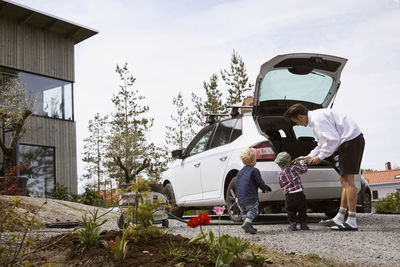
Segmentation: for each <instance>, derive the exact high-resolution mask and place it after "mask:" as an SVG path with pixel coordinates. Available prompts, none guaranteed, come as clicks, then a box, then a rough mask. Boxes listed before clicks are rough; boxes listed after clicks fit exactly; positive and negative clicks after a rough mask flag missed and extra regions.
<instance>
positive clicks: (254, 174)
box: [236, 148, 271, 234]
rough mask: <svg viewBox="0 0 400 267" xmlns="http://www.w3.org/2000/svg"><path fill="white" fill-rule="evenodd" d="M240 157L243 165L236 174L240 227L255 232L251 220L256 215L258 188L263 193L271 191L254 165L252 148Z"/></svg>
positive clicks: (251, 232) (254, 152)
mask: <svg viewBox="0 0 400 267" xmlns="http://www.w3.org/2000/svg"><path fill="white" fill-rule="evenodd" d="M240 159H241V160H242V162H243V164H244V165H245V166H244V167H243V168H242V169H241V170H240V171H239V172H238V174H237V178H236V196H237V201H238V205H239V208H240V210H241V211H242V219H243V221H244V222H243V225H242V229H243V230H244V231H245V232H246V233H250V234H255V233H257V229H256V228H254V227H253V225H252V222H253V220H254V219H255V217H256V216H257V215H258V188H260V189H261V190H262V191H263V193H265V191H267V192H271V188H270V187H269V186H268V185H266V184H265V183H264V181H263V180H262V178H261V173H260V171H259V170H258V169H257V168H255V167H254V166H255V165H256V160H257V155H256V150H255V149H254V148H248V149H246V150H245V151H243V152H242V154H241V155H240Z"/></svg>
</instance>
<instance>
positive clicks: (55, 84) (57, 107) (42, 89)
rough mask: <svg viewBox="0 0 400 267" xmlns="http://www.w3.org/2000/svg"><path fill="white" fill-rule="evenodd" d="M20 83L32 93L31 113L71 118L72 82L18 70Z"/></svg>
mask: <svg viewBox="0 0 400 267" xmlns="http://www.w3.org/2000/svg"><path fill="white" fill-rule="evenodd" d="M19 77H20V81H21V83H22V84H23V85H24V86H25V88H26V89H27V90H29V91H30V92H31V93H32V94H33V95H34V110H33V114H35V115H40V116H46V117H52V118H58V119H65V120H72V119H73V99H72V83H70V82H66V81H62V80H58V79H54V78H48V77H43V76H39V75H35V74H31V73H25V72H19Z"/></svg>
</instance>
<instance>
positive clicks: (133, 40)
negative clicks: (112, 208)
mask: <svg viewBox="0 0 400 267" xmlns="http://www.w3.org/2000/svg"><path fill="white" fill-rule="evenodd" d="M14 1H15V2H17V3H20V4H23V5H26V6H28V7H31V8H34V9H37V10H39V11H43V12H46V13H49V14H51V15H54V16H57V17H59V18H62V19H66V20H69V21H72V22H75V23H78V24H81V25H84V26H86V27H89V28H92V29H95V30H97V31H98V32H99V33H98V34H97V35H95V36H93V37H91V38H89V39H87V40H85V41H83V42H81V43H79V44H77V45H76V46H75V78H76V82H75V85H74V88H75V120H76V124H77V140H78V144H77V145H78V175H79V176H81V175H82V170H83V163H82V162H81V153H82V150H83V149H82V147H83V139H84V138H85V137H87V136H88V134H89V133H88V130H87V125H88V120H89V119H92V118H93V116H94V114H95V113H96V112H99V113H100V114H102V115H105V114H108V113H110V112H111V110H112V108H113V106H112V103H111V98H112V95H113V94H114V93H116V92H117V91H118V84H119V79H118V76H117V74H116V73H115V66H116V64H120V65H123V64H124V63H125V62H128V66H129V68H130V70H131V72H132V73H133V75H134V76H135V77H136V78H137V80H136V88H137V89H139V91H140V93H141V94H142V95H144V96H145V97H146V103H147V104H149V105H150V113H149V116H151V117H154V119H155V124H154V127H153V130H152V134H151V136H152V140H153V141H154V142H156V143H159V144H162V143H163V142H164V132H165V125H166V124H169V123H170V115H175V114H174V108H173V105H172V99H173V97H175V96H176V95H177V94H178V92H179V91H182V93H183V95H184V100H185V102H186V103H187V104H190V103H191V98H190V94H191V92H195V93H196V94H198V95H202V94H203V91H204V90H203V88H202V82H203V81H204V80H208V79H209V77H210V76H211V75H212V74H213V73H218V72H219V70H220V69H221V68H228V67H229V62H230V58H231V55H232V51H233V49H235V50H236V51H237V52H238V53H239V54H240V55H241V57H242V58H243V60H244V62H245V64H246V67H247V72H248V74H249V77H250V81H251V82H254V80H255V78H256V76H257V74H258V71H259V68H260V66H261V64H262V63H264V62H265V61H267V60H269V59H271V58H272V57H274V56H275V55H277V54H285V53H294V52H315V53H322V54H331V55H336V56H340V57H345V58H347V59H348V63H347V65H346V67H345V68H344V71H343V73H342V77H341V81H342V86H341V88H340V89H339V92H338V95H337V97H336V101H335V105H334V109H336V110H338V111H340V112H342V113H347V114H349V115H350V116H351V117H353V118H354V119H355V121H356V122H357V123H358V125H359V127H360V128H361V130H362V131H363V133H364V136H365V139H366V147H365V152H364V158H363V162H362V168H372V169H377V170H382V169H384V165H385V162H387V161H390V162H391V163H392V166H393V165H394V166H398V167H400V123H399V108H400V104H399V102H400V92H399V91H400V0H357V1H355V0H335V1H320V0H313V1H311V0H310V1H307V0H303V1H295V0H293V1H288V0H279V1H267V0H248V1H247V0H243V1H240V0H237V1H234V0H233V1H228V0H168V1H167V0H158V1H157V0H141V1H139V0H68V1H61V0H14ZM221 85H222V83H221Z"/></svg>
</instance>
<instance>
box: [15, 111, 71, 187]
mask: <svg viewBox="0 0 400 267" xmlns="http://www.w3.org/2000/svg"><path fill="white" fill-rule="evenodd" d="M20 143H23V144H30V145H39V146H51V147H55V163H56V164H55V165H56V166H55V168H56V182H59V183H60V184H63V185H65V186H67V187H68V188H69V189H70V191H71V192H72V193H75V194H76V193H77V190H78V184H77V182H78V180H77V179H78V178H77V159H76V124H75V122H73V121H63V120H57V119H51V118H45V117H39V116H31V117H29V119H28V121H27V123H26V131H25V133H24V135H23V137H22V138H21V140H20Z"/></svg>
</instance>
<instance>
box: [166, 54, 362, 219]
mask: <svg viewBox="0 0 400 267" xmlns="http://www.w3.org/2000/svg"><path fill="white" fill-rule="evenodd" d="M310 59H311V62H312V63H310V64H311V66H312V68H311V71H310V70H309V69H308V66H306V67H304V64H306V63H308V62H310ZM293 60H294V61H293ZM296 60H298V61H296ZM307 60H308V61H307ZM346 61H347V60H346V59H343V58H338V57H333V56H327V55H318V54H288V55H282V56H277V57H275V58H273V59H272V60H270V61H268V62H267V63H265V64H263V65H262V66H261V70H260V75H259V76H258V79H257V83H256V89H255V97H254V110H253V112H252V113H245V114H234V115H233V116H232V117H231V118H224V119H222V120H220V121H218V122H215V123H211V124H210V125H208V126H206V127H205V128H203V129H202V131H200V133H199V134H198V135H197V136H196V137H195V138H194V139H193V140H192V142H191V143H190V144H189V145H188V147H187V148H186V149H185V151H174V152H173V155H174V156H175V157H176V159H175V160H174V162H173V163H172V165H171V167H170V168H169V170H168V171H167V172H165V173H164V176H163V179H162V184H163V185H164V187H165V189H166V192H167V196H168V198H169V199H170V200H171V202H172V203H173V204H174V205H176V207H178V208H181V211H182V210H183V209H184V208H188V207H211V206H215V205H227V206H228V211H229V215H230V216H231V218H232V219H233V220H240V216H239V215H240V214H235V212H236V213H238V212H240V211H238V210H237V209H236V211H235V210H234V208H235V207H234V206H235V202H234V198H235V188H234V184H231V182H232V180H233V179H234V178H235V176H236V173H237V172H238V171H239V170H240V169H241V168H242V167H243V163H242V162H241V160H240V154H241V152H242V151H244V150H245V149H246V148H248V147H255V146H257V145H259V144H263V146H265V147H264V148H260V147H258V148H257V153H260V155H261V156H260V158H258V159H257V164H256V166H255V167H257V168H258V169H259V170H260V172H261V175H262V179H263V180H264V182H265V183H266V184H267V185H269V186H270V187H271V189H272V192H269V193H262V192H261V191H259V201H260V204H261V205H263V206H269V205H270V206H275V207H276V206H280V207H282V206H283V204H284V194H283V192H282V189H281V188H280V186H279V182H278V174H279V172H280V168H279V166H278V165H277V164H275V163H274V161H273V159H274V158H275V156H276V154H278V153H279V152H281V151H282V149H283V148H284V147H285V146H286V149H288V150H289V151H288V152H289V153H291V154H292V157H293V156H294V157H297V156H300V155H303V156H305V155H307V154H308V153H309V151H311V148H312V147H313V146H315V145H316V141H315V140H313V137H312V136H313V135H307V134H309V131H308V133H307V134H306V135H305V136H300V135H301V134H302V131H303V129H298V128H295V127H299V126H294V127H293V125H290V123H289V122H285V121H284V120H283V118H282V114H283V112H284V111H285V110H286V109H287V107H288V106H289V105H291V104H293V103H296V102H301V103H306V104H307V106H308V108H309V109H310V110H311V109H315V108H321V107H327V106H328V105H329V103H330V102H331V101H332V98H333V97H334V95H335V94H336V92H337V90H338V87H339V84H340V81H339V78H340V73H341V71H342V69H343V67H344V65H345V63H346ZM293 62H294V63H293ZM304 62H306V63H304ZM326 62H327V63H326ZM285 64H286V65H285ZM287 64H288V65H289V66H288V65H287ZM290 64H293V65H290ZM296 64H297V65H296ZM324 64H325V65H324ZM329 64H331V65H329ZM335 64H336V65H335ZM321 66H322V67H321ZM319 67H321V68H322V69H318V68H319ZM325 67H326V68H327V69H328V70H325V69H324V68H325ZM291 68H292V69H291ZM274 71H277V72H276V73H273V72H274ZM289 72H290V73H289ZM296 72H298V73H296ZM303 72H304V73H305V74H304V73H303ZM269 73H272V74H271V75H270V76H268V77H267V74H268V75H269ZM299 73H301V74H299ZM310 73H311V74H310ZM279 75H281V76H283V77H285V76H284V75H287V76H288V77H289V78H290V77H294V79H295V82H296V83H297V80H296V79H299V80H301V79H307V80H306V83H310V84H311V83H313V82H314V80H315V81H316V82H318V83H319V84H322V85H324V84H327V85H329V87H326V88H324V90H325V92H324V94H322V93H320V92H317V91H318V90H319V88H318V87H316V88H313V89H312V90H314V91H312V92H311V93H312V94H313V97H315V95H317V97H319V100H320V102H322V103H309V102H306V101H305V98H306V97H307V96H306V94H301V93H302V92H301V93H299V92H298V91H295V90H293V89H292V88H291V86H292V84H290V82H287V84H285V83H282V84H281V85H280V86H281V87H282V88H283V90H281V89H280V88H278V89H279V90H277V89H276V88H274V84H272V85H269V84H268V82H270V83H272V82H274V79H275V78H276V77H278V78H279ZM306 75H309V77H308V78H307V77H306ZM316 75H317V76H316ZM278 78H276V79H278ZM263 79H264V80H266V82H265V83H266V85H265V84H264V83H263ZM267 79H269V80H267ZM271 81H272V82H271ZM278 82H279V80H278ZM329 82H331V84H329ZM295 85H296V86H297V84H295ZM311 85H312V84H311ZM263 86H264V87H267V89H265V88H264V87H263ZM268 86H269V87H268ZM263 90H264V91H263ZM268 90H269V91H268ZM274 90H275V92H274ZM284 90H288V91H289V92H291V93H292V94H294V95H295V98H293V99H291V97H290V95H286V92H283V93H282V91H284ZM310 90H311V89H310ZM270 91H272V94H270V93H269V92H270ZM274 94H278V95H279V94H282V97H283V96H284V99H282V100H281V99H279V96H277V97H278V98H275V97H276V96H275V95H274ZM318 94H319V95H318ZM325 95H326V97H325ZM296 97H299V100H298V101H297V99H296ZM239 122H240V123H241V127H239V126H240V125H239ZM230 125H231V126H230ZM218 127H221V128H218ZM229 127H231V128H232V129H231V133H230V136H229V137H227V135H226V133H227V132H224V131H225V130H226V131H229V129H230V128H229ZM239 128H240V129H241V134H240V135H239ZM270 128H271V129H270ZM227 129H228V130H227ZM266 129H270V130H268V131H267V130H266ZM218 131H220V132H218ZM271 131H274V132H275V133H276V132H279V135H280V137H279V136H278V139H277V140H273V138H272V134H271V135H269V134H267V132H271ZM296 131H297V132H296ZM204 133H206V134H205V135H204V136H203V138H200V139H199V137H201V136H202V135H203V134H204ZM234 136H235V138H233V137H234ZM205 137H208V138H205ZM224 138H225V139H227V140H225V141H226V143H224V142H225V141H224ZM279 138H280V139H279ZM290 138H292V139H290ZM289 139H290V140H289ZM220 140H222V141H220ZM214 142H215V144H219V145H216V146H215V147H213V144H214ZM218 142H221V143H218ZM302 144H304V145H302ZM294 146H296V148H294ZM278 147H281V148H282V149H280V148H279V149H278ZM290 150H293V151H290ZM193 151H195V152H193ZM197 151H199V152H197ZM263 153H265V154H263ZM299 153H300V154H299ZM302 153H303V154H302ZM263 156H265V157H264V158H263ZM331 160H332V161H334V160H333V159H331ZM301 180H302V184H303V187H304V192H305V194H306V197H307V201H308V203H309V204H311V205H309V207H310V206H311V207H312V206H313V205H312V203H313V201H314V202H315V203H317V205H314V207H315V208H320V209H321V211H324V212H325V213H326V214H327V215H328V214H330V215H332V214H333V213H334V212H336V209H337V206H338V204H339V199H340V196H341V188H342V186H341V183H340V179H339V174H338V172H337V171H336V170H335V169H334V168H333V167H332V166H328V165H325V166H323V165H322V166H309V169H308V171H307V172H306V173H305V174H303V175H302V176H301ZM362 180H363V179H362V178H361V175H355V184H356V186H357V190H358V191H360V190H361V189H362V187H363V186H362ZM369 193H370V192H369ZM230 199H231V200H230ZM332 208H333V209H332ZM182 214H183V213H182V212H181V214H180V215H182Z"/></svg>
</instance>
